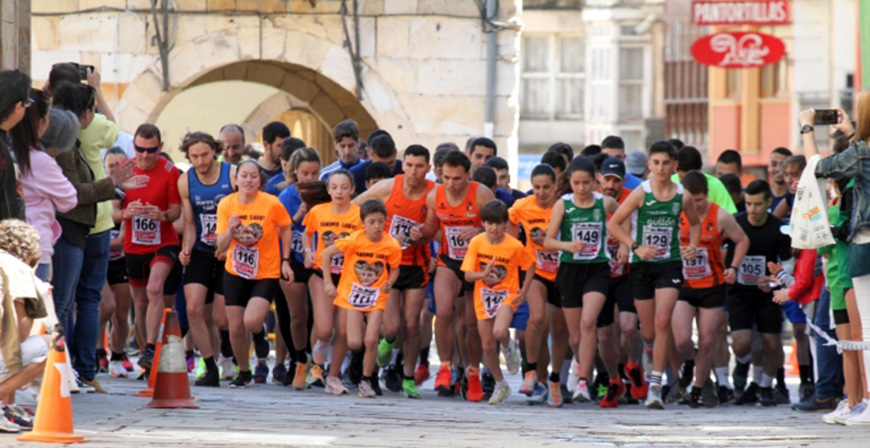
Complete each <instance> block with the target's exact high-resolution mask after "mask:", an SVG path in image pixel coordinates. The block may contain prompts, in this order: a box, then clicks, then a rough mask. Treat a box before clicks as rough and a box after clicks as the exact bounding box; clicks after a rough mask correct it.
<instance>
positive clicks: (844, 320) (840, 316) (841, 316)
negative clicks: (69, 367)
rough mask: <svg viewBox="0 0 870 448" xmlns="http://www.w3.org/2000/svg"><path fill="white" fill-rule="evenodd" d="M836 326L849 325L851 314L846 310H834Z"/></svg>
mask: <svg viewBox="0 0 870 448" xmlns="http://www.w3.org/2000/svg"><path fill="white" fill-rule="evenodd" d="M833 312H834V325H845V324H848V323H849V313H848V312H847V311H846V310H833Z"/></svg>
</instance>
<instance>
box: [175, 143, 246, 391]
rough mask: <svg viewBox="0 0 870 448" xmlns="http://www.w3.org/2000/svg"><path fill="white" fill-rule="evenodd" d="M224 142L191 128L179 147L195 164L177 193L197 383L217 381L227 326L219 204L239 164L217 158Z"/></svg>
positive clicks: (214, 384)
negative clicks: (201, 367)
mask: <svg viewBox="0 0 870 448" xmlns="http://www.w3.org/2000/svg"><path fill="white" fill-rule="evenodd" d="M221 149H222V148H221V145H220V143H219V142H217V141H216V140H215V139H214V138H213V137H212V136H210V135H208V134H206V133H204V132H194V133H191V134H187V135H186V136H185V138H184V141H182V142H181V147H180V148H179V150H180V151H181V152H183V153H184V154H185V156H187V160H189V161H190V163H191V165H193V169H190V170H187V173H186V175H183V176H181V177H179V178H178V193H179V195H180V196H181V204H182V207H183V210H184V234H183V237H182V244H181V253H180V254H179V256H178V259H179V261H180V262H181V264H182V265H183V266H184V267H185V269H184V297H185V299H186V300H187V320H188V322H189V325H190V334H191V336H192V337H193V341H194V343H196V346H197V348H198V349H199V353H200V355H202V359H203V362H204V363H205V374H204V375H203V376H202V378H199V379H197V380H196V383H195V384H196V385H197V386H211V387H218V386H219V385H220V384H219V382H220V372H219V371H218V367H217V363H216V361H215V348H217V346H218V343H219V339H218V338H219V336H218V332H217V329H218V328H223V329H225V328H227V318H226V316H227V313H226V308H225V301H224V287H223V277H224V266H223V265H224V262H223V261H221V260H218V259H217V257H215V247H216V246H217V234H216V233H215V231H216V228H217V207H218V203H219V202H220V201H221V199H223V198H225V197H227V196H229V195H230V194H232V193H233V190H234V187H235V185H234V183H233V181H232V180H233V179H235V177H236V167H235V166H233V165H231V164H229V163H224V162H218V161H217V160H216V158H217V155H218V154H219V153H220V152H221Z"/></svg>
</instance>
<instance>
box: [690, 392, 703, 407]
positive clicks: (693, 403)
mask: <svg viewBox="0 0 870 448" xmlns="http://www.w3.org/2000/svg"><path fill="white" fill-rule="evenodd" d="M703 405H704V403H703V402H702V401H701V390H700V389H698V388H697V387H693V388H692V391H691V392H689V407H690V408H692V409H697V408H700V407H701V406H703Z"/></svg>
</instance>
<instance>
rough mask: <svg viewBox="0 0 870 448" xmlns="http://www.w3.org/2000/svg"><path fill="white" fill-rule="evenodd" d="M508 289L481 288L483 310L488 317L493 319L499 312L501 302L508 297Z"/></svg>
mask: <svg viewBox="0 0 870 448" xmlns="http://www.w3.org/2000/svg"><path fill="white" fill-rule="evenodd" d="M507 296H508V291H496V290H494V289H489V288H480V300H481V301H482V302H483V310H484V312H485V313H486V318H487V319H492V318H493V317H495V314H496V313H498V309H499V308H500V307H501V304H502V303H503V302H504V300H505V299H507Z"/></svg>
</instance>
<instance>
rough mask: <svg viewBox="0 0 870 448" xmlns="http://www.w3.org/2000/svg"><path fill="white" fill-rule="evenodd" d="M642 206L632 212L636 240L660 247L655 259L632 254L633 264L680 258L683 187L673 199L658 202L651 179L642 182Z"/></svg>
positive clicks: (678, 189) (677, 259) (680, 186)
mask: <svg viewBox="0 0 870 448" xmlns="http://www.w3.org/2000/svg"><path fill="white" fill-rule="evenodd" d="M641 185H642V186H643V191H644V196H643V205H642V206H641V208H639V209H637V210H635V211H634V212H632V214H631V229H632V233H633V234H634V240H635V241H636V242H637V243H638V244H639V245H641V246H647V245H653V246H656V247H657V250H656V255H655V257H653V259H652V260H641V259H640V257H638V256H637V254H635V253H634V252H632V253H631V262H632V263H666V262H670V261H680V259H681V257H680V214H681V213H683V186H682V185H681V184H676V185H677V193H676V194H675V195H674V197H673V198H672V199H671V200H670V201H659V200H658V199H656V197H655V195H654V194H653V192H652V185H651V184H650V181H644V183H643V184H641Z"/></svg>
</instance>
